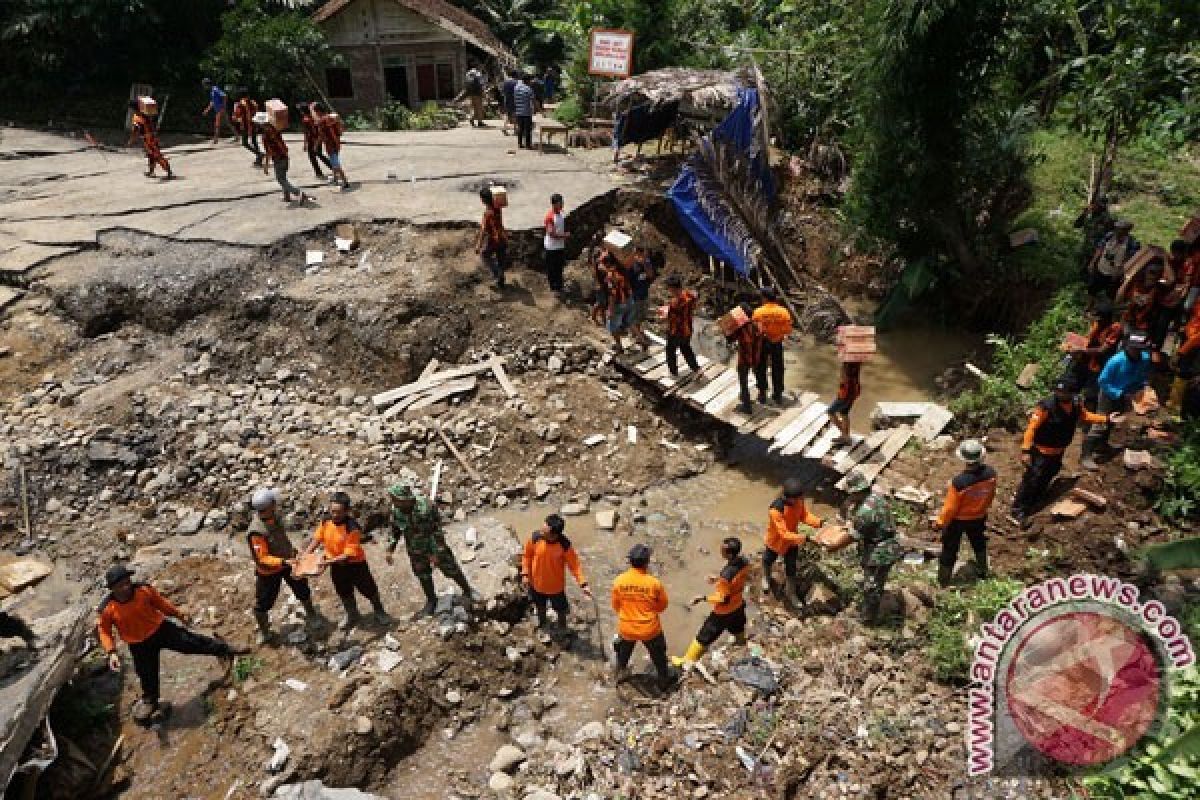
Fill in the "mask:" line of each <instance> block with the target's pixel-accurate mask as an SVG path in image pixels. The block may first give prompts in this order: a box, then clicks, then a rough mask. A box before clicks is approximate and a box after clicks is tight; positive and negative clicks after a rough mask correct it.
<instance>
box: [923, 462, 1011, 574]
mask: <svg viewBox="0 0 1200 800" xmlns="http://www.w3.org/2000/svg"><path fill="white" fill-rule="evenodd" d="M986 455H987V451H986V450H984V449H983V443H982V442H980V441H979V440H978V439H967V440H965V441H963V443H962V444H960V445H959V446H958V458H959V459H960V460H961V461H962V462H963V463H964V464H965V465H966V466H964V467H963V471H962V472H960V473H959V474H958V475H956V476H955V477H954V479H953V480H952V481H950V485H949V486H948V487H946V500H945V502H944V503H943V504H942V512H941V513H940V514H938V516H937V519H935V520H934V522H933V528H934V530H937V531H941V534H942V552H941V554H940V555H939V556H938V583H940V584H941V585H942V586H949V585H950V579H951V578H953V577H954V563H955V562H956V561H958V547H959V544H960V543H961V542H962V537H963V535H964V534H966V537H967V539H968V540H970V542H971V548H972V549H973V550H974V551H975V569H976V572H978V574H979V577H981V578H986V577H987V574H988V562H987V515H988V510H989V509H991V507H992V500H993V499H994V498H995V496H996V470H994V469H992V468H991V467H989V466H988V465H987V464H986V463H984V456H986Z"/></svg>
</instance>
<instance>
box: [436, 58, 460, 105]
mask: <svg viewBox="0 0 1200 800" xmlns="http://www.w3.org/2000/svg"><path fill="white" fill-rule="evenodd" d="M437 94H438V99H439V100H453V99H454V95H455V94H456V92H455V91H454V68H453V67H451V66H450V65H449V64H438V65H437Z"/></svg>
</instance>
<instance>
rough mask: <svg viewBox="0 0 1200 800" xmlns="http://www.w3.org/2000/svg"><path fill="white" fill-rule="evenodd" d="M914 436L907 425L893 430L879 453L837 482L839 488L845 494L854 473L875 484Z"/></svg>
mask: <svg viewBox="0 0 1200 800" xmlns="http://www.w3.org/2000/svg"><path fill="white" fill-rule="evenodd" d="M912 435H913V431H912V428H910V427H909V426H907V425H901V426H900V427H899V428H893V429H892V431H891V433H890V435H889V436H888V439H887V441H886V442H884V443H883V446H882V447H880V448H879V451H878V452H876V453H873V454H871V456H870V457H869V458H868V459H866V460H865V461H863V462H862V463H861V464H859V465H858V466H856V467H854V469H852V470H850V472H848V473H847V474H846V476H845V477H844V478H842V479H841V480H840V481H838V482H837V488H838V489H840V490H842V491H843V492H844V491H846V486H847V483H848V481H849V480H850V476H851V475H853V474H854V473H858V474H860V475H862V476H863V477H864V478H866V479H867V483H869V484H870V483H874V482H875V478H877V477H878V476H879V473H881V472H883V468H884V467H886V466H887V465H888V464H889V463H891V460H892V459H893V458H895V457H896V454H897V453H899V452H900V451H901V450H902V449H904V445H906V444H908V440H909V439H911V438H912Z"/></svg>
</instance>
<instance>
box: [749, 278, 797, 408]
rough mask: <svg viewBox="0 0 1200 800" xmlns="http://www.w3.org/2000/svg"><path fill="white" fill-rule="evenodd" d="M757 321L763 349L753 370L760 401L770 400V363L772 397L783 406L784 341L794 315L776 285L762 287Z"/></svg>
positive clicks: (790, 328)
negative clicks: (780, 301) (787, 307)
mask: <svg viewBox="0 0 1200 800" xmlns="http://www.w3.org/2000/svg"><path fill="white" fill-rule="evenodd" d="M753 319H754V321H755V322H756V323H757V324H758V329H759V330H760V331H762V336H763V343H762V352H761V354H760V356H759V359H758V364H757V365H756V366H755V369H754V376H755V378H756V380H757V381H758V402H760V403H766V402H767V365H768V364H770V366H771V397H772V399H773V400H774V401H775V404H776V405H783V340H784V339H786V338H787V337H788V334H790V333H791V332H792V314H791V312H790V311H788V310H787V309H786V308H784V307H783V306H782V305H780V304H779V292H778V291H776V289H775V287H774V286H764V287H763V288H762V304H761V305H759V307H758V308H756V309H754V316H753Z"/></svg>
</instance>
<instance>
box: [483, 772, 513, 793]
mask: <svg viewBox="0 0 1200 800" xmlns="http://www.w3.org/2000/svg"><path fill="white" fill-rule="evenodd" d="M513 783H514V781H513V779H512V776H511V775H509V774H508V773H506V772H493V773H492V777H490V778H488V788H489V789H491V790H492V791H493V792H500V793H505V792H508V790H510V789H512V787H513Z"/></svg>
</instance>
